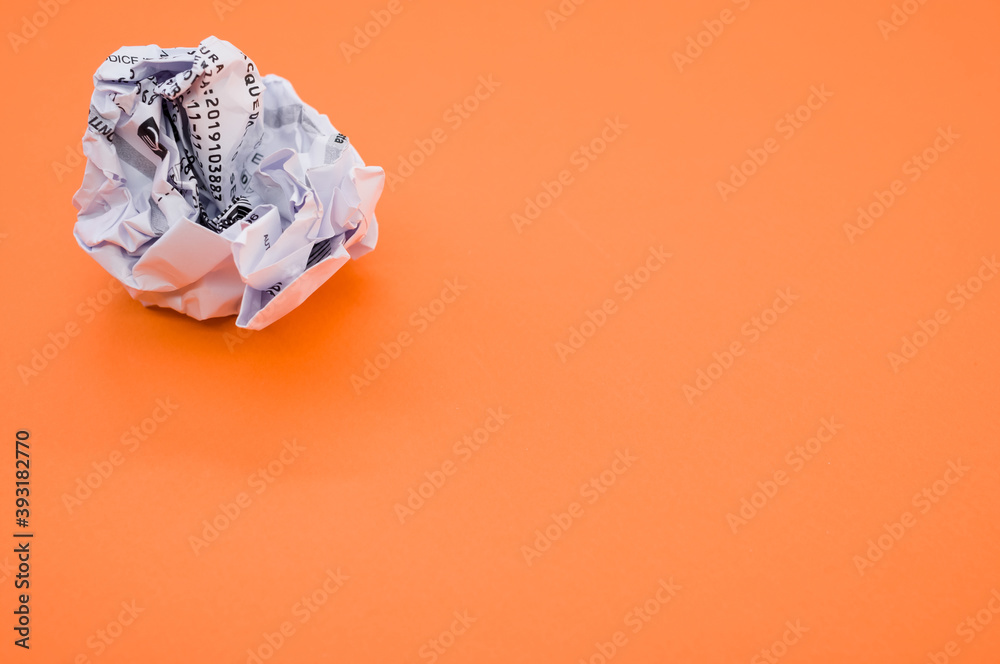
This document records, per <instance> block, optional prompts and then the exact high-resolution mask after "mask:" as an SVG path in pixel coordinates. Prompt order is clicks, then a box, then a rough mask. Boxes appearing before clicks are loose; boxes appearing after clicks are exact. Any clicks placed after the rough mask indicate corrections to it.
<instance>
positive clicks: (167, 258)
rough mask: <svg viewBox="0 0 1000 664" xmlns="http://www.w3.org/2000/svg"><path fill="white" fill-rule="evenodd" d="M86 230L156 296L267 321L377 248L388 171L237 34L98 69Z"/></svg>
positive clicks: (189, 309) (89, 138)
mask: <svg viewBox="0 0 1000 664" xmlns="http://www.w3.org/2000/svg"><path fill="white" fill-rule="evenodd" d="M83 151H84V154H85V155H86V157H87V166H86V171H85V173H84V176H83V184H82V185H81V187H80V190H79V191H77V192H76V195H75V196H74V197H73V205H74V206H75V207H76V209H77V211H78V214H77V223H76V226H75V228H74V235H75V236H76V239H77V241H78V242H79V244H80V246H81V247H83V249H84V250H86V251H87V252H88V253H89V254H90V255H91V256H93V258H94V259H95V260H97V262H98V263H100V264H101V265H102V266H103V267H104V269H106V270H107V271H108V272H109V273H111V274H112V275H113V276H115V277H117V278H118V279H119V280H120V281H121V282H122V283H123V284H124V286H125V288H126V289H127V290H128V292H129V293H130V294H131V295H132V297H134V298H135V299H137V300H139V301H140V302H142V303H143V304H145V305H147V306H149V305H157V306H161V307H170V308H172V309H176V310H177V311H180V312H182V313H185V314H187V315H189V316H192V317H194V318H197V319H199V320H202V319H205V318H211V317H214V316H230V315H233V314H238V317H237V319H236V324H237V325H238V326H239V327H244V328H248V329H254V330H259V329H261V328H263V327H265V326H267V325H269V324H271V323H273V322H274V321H276V320H277V319H279V318H281V317H282V316H284V315H285V314H286V313H288V312H289V311H291V310H292V309H293V308H295V307H296V306H298V305H299V304H300V303H301V302H302V301H303V300H304V299H305V298H306V297H308V296H309V295H310V294H311V293H312V292H313V291H314V290H316V289H317V288H318V287H319V286H320V285H321V284H322V283H323V282H324V281H326V280H327V279H329V278H330V276H331V275H332V274H333V273H334V272H336V271H337V270H338V269H339V268H340V267H341V266H342V265H343V264H344V263H346V262H347V261H348V260H350V259H351V258H358V257H360V256H362V255H364V254H366V253H368V252H369V251H371V250H372V249H374V248H375V243H376V241H377V239H378V225H377V222H376V220H375V204H376V203H377V202H378V199H379V196H380V195H381V193H382V188H383V185H384V182H385V173H384V171H383V170H382V169H381V168H379V167H377V166H365V164H364V162H363V161H362V160H361V157H360V156H359V155H358V152H357V150H355V149H354V146H353V145H351V143H350V141H349V140H348V139H347V137H346V136H344V135H343V134H340V133H339V132H338V131H337V130H336V129H335V128H334V127H333V125H332V124H330V121H329V119H328V118H327V117H326V116H325V115H321V114H319V113H317V112H316V111H315V110H314V109H313V108H311V107H310V106H308V105H306V104H305V103H303V102H302V101H301V100H300V99H299V97H298V95H296V93H295V90H294V89H293V88H292V86H291V84H290V83H289V82H288V81H286V80H285V79H283V78H281V77H279V76H275V75H267V76H261V75H260V73H259V72H258V71H257V68H256V66H255V65H254V63H253V61H251V60H250V59H249V58H247V56H245V55H243V53H241V52H240V51H239V50H238V49H237V48H235V47H234V46H233V45H232V44H230V43H228V42H226V41H223V40H221V39H217V38H215V37H209V38H208V39H206V40H204V41H203V42H202V43H201V45H200V46H199V47H198V48H196V49H186V48H168V49H161V48H160V47H159V46H155V45H152V46H126V47H123V48H121V49H119V50H118V51H116V52H115V53H114V54H112V55H111V56H109V57H108V59H107V60H106V61H105V62H104V63H103V64H102V65H101V66H100V68H98V70H97V73H96V74H95V75H94V94H93V97H92V98H91V107H90V115H89V119H88V127H87V132H86V134H85V135H84V138H83Z"/></svg>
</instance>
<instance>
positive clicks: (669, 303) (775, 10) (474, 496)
mask: <svg viewBox="0 0 1000 664" xmlns="http://www.w3.org/2000/svg"><path fill="white" fill-rule="evenodd" d="M45 1H46V0H42V5H45ZM223 2H225V0H217V1H215V2H214V3H213V2H209V1H208V0H204V1H201V2H188V1H187V0H183V1H181V2H171V3H134V2H121V1H120V0H113V1H110V2H103V3H97V4H95V3H85V2H80V1H79V0H69V1H68V2H67V3H66V4H58V3H57V2H55V0H50V2H49V5H51V6H50V7H49V11H51V12H53V15H52V16H51V17H47V16H43V15H42V14H38V16H43V18H44V19H45V20H44V21H42V20H41V19H39V18H37V17H35V15H36V14H37V13H38V12H40V11H42V10H41V9H39V6H40V5H39V4H38V2H37V0H10V1H9V2H5V3H4V7H3V10H2V13H3V25H4V26H5V32H7V33H8V37H7V40H8V46H7V47H6V50H5V52H4V55H3V62H2V67H3V71H4V72H5V78H4V92H5V98H4V102H3V104H2V107H3V110H2V113H3V126H4V156H3V160H2V166H0V168H2V169H3V173H2V175H3V182H4V188H5V192H6V194H7V195H6V196H5V197H4V200H5V205H6V209H5V211H4V214H3V221H2V222H0V233H2V234H3V235H2V241H0V258H2V264H3V275H4V278H3V283H4V285H5V288H4V296H5V297H4V303H3V309H4V315H5V317H6V319H7V323H6V324H5V325H4V343H3V344H2V353H3V361H4V365H3V366H4V367H5V368H4V371H3V372H2V380H3V384H2V389H3V393H4V399H3V401H4V408H3V418H2V420H3V431H4V436H5V438H6V441H7V442H6V443H5V445H8V446H9V447H8V448H7V450H6V451H5V452H4V453H3V455H2V456H3V458H4V459H6V461H5V462H4V464H3V465H4V467H3V469H2V470H0V496H3V498H2V500H0V517H2V518H0V524H2V529H0V532H3V533H4V534H3V537H4V541H6V542H8V543H9V546H7V545H5V546H4V547H3V549H4V550H5V551H6V553H4V554H0V565H3V566H2V567H0V589H2V590H0V606H2V608H3V610H2V612H0V614H2V615H3V616H6V617H5V618H3V619H2V620H0V634H3V635H4V636H3V643H2V644H0V653H2V654H0V660H2V661H3V662H20V661H33V662H45V663H53V664H57V663H70V662H74V663H80V664H82V663H85V662H92V663H95V664H96V663H100V664H111V663H113V662H125V663H129V664H133V663H142V664H154V663H159V662H206V663H208V662H211V663H213V664H217V663H220V662H228V663H233V664H241V663H243V662H248V661H249V662H253V661H257V660H258V659H259V661H262V662H303V663H312V662H387V663H388V662H426V663H432V662H440V663H441V664H449V663H453V662H540V663H541V662H545V663H549V662H567V663H573V664H575V663H577V662H580V661H583V662H592V663H594V664H599V663H600V662H603V661H609V662H611V661H613V662H614V663H615V664H619V663H621V664H628V663H630V662H631V663H640V662H650V663H653V662H657V663H658V662H748V663H750V664H754V663H757V662H774V661H780V662H782V664H785V663H787V664H792V663H793V662H810V663H814V662H847V661H850V662H913V663H916V662H959V663H960V664H974V663H977V662H984V663H985V662H996V661H998V658H1000V615H998V613H1000V567H998V566H997V562H998V560H1000V555H998V554H1000V550H998V549H1000V526H998V525H997V524H998V519H997V517H998V511H1000V495H998V491H997V486H998V472H997V471H998V464H1000V451H998V447H997V436H998V433H1000V431H998V426H997V411H998V409H997V405H998V395H1000V393H998V382H997V375H998V372H1000V352H998V350H997V343H996V340H997V323H998V321H1000V317H998V312H1000V279H996V278H995V276H996V271H997V268H996V264H995V263H994V262H993V261H994V260H995V257H996V256H997V255H998V253H1000V251H998V249H1000V230H998V228H997V225H996V214H997V210H996V207H997V206H996V191H997V187H996V182H997V175H998V169H997V155H998V154H1000V142H998V139H1000V134H998V128H997V103H998V101H1000V98H998V72H1000V69H998V65H1000V57H998V56H1000V53H998V49H1000V45H998V44H1000V42H998V41H997V39H996V32H997V27H998V21H1000V7H998V6H997V4H996V3H994V2H987V1H985V0H983V1H979V2H976V1H973V0H967V1H965V2H951V3H949V2H925V3H920V2H918V1H917V0H907V1H906V2H897V3H896V5H897V6H898V8H899V9H898V11H895V10H894V7H893V2H891V1H890V0H884V1H882V2H860V1H859V0H850V1H848V2H837V3H806V2H795V1H793V0H772V1H770V2H763V1H761V0H736V1H734V2H730V1H729V0H718V1H717V2H684V3H653V2H647V3H625V4H622V3H612V2H599V1H598V0H593V1H592V2H586V3H584V4H582V5H579V6H577V5H574V4H572V3H571V2H570V1H569V0H564V1H563V2H562V3H561V5H560V3H559V2H557V1H556V0H551V1H550V2H514V3H503V4H502V6H501V5H499V4H482V3H465V2H447V3H432V2H423V1H420V2H417V1H411V0H401V2H399V3H398V4H397V3H396V2H395V0H394V2H393V3H391V4H390V3H389V2H372V3H339V4H338V3H333V4H330V3H314V4H313V5H312V6H311V7H309V8H306V6H305V5H303V4H299V3H265V2H261V0H244V1H243V2H236V0H230V1H229V2H227V3H226V4H223ZM904 5H905V8H904ZM560 6H562V7H563V11H564V12H565V13H566V14H567V15H562V14H558V13H556V12H559V11H560ZM53 7H55V8H56V9H53ZM387 8H391V9H393V10H394V11H395V12H396V13H395V14H393V13H391V12H389V9H387ZM570 9H573V11H572V12H571V13H570V11H569V10H570ZM907 9H908V10H909V11H910V12H912V15H911V14H907V13H906V10H907ZM371 12H375V14H374V16H380V17H382V19H383V22H387V24H386V25H384V26H382V27H381V28H379V29H378V30H377V32H378V34H377V35H376V36H375V37H372V38H370V43H366V42H365V41H364V40H363V39H361V38H359V37H357V35H358V32H356V29H358V30H364V26H365V24H366V22H367V21H371V20H373V19H372V16H373V14H372V13H371ZM385 12H389V13H388V14H387V13H385ZM387 16H388V17H389V19H391V20H389V19H387V18H386V17H387ZM33 17H35V18H33ZM561 19H565V20H561ZM904 19H905V20H904ZM33 20H37V21H38V22H44V23H45V25H42V27H40V28H38V29H37V30H35V31H32V30H30V29H28V27H26V26H28V25H29V24H30V22H31V21H33ZM893 20H895V22H896V24H893V23H891V21H893ZM25 21H28V23H25ZM706 22H707V23H706ZM880 22H881V23H880ZM897 24H898V25H897ZM896 28H898V29H896ZM369 29H370V31H371V32H373V33H374V32H376V30H375V28H373V27H371V26H370V27H369ZM713 31H714V32H715V33H717V34H712V33H713ZM13 33H20V34H21V35H22V38H21V39H22V41H18V40H14V42H13V43H12V42H11V37H10V35H11V34H13ZM25 34H30V35H31V36H30V38H24V37H23V35H25ZM210 34H215V35H217V36H219V37H221V38H223V39H227V40H229V41H231V42H232V43H233V44H235V45H236V46H237V47H239V48H240V49H242V50H243V51H244V52H245V53H247V54H248V55H249V56H250V57H251V58H253V59H254V60H255V62H256V63H257V65H258V68H259V69H260V71H262V72H264V73H276V74H280V75H282V76H284V77H286V78H288V79H289V80H290V81H291V82H292V83H293V84H294V85H295V86H296V89H297V90H298V92H299V94H300V95H301V96H302V98H303V99H304V100H305V101H306V102H307V103H309V104H311V105H312V106H314V107H315V108H317V109H319V110H320V111H321V112H323V113H326V114H328V115H329V116H330V118H331V120H332V121H333V123H334V124H335V125H336V126H337V128H338V129H340V130H342V131H343V132H344V133H346V134H348V135H349V136H350V137H351V140H352V142H353V143H354V144H355V145H356V146H357V147H358V150H359V151H360V153H361V155H362V156H363V157H364V159H365V160H366V161H367V162H368V163H370V164H378V165H382V166H384V167H385V168H386V171H387V174H389V175H390V183H389V185H388V186H387V188H386V191H385V194H384V196H383V198H382V201H381V202H380V204H379V206H378V219H379V222H380V226H381V228H380V231H381V232H380V239H379V245H378V248H377V249H376V250H375V251H374V252H373V253H372V254H370V255H369V256H366V257H365V258H363V259H361V260H360V261H357V262H353V263H351V264H349V265H348V266H347V267H345V268H344V269H343V270H341V271H340V272H339V273H338V274H336V275H335V276H334V277H333V278H332V279H331V280H330V281H329V282H328V283H327V284H326V285H324V286H323V287H322V288H321V289H320V290H319V291H318V292H316V293H315V294H314V295H313V296H312V297H310V298H309V299H308V300H307V301H306V302H305V303H304V304H303V305H302V306H301V307H300V308H299V309H297V310H296V311H294V312H292V313H291V314H290V315H289V316H287V317H286V318H284V319H282V320H281V321H279V322H278V323H276V324H275V325H273V326H271V327H269V328H268V329H266V330H264V331H261V332H257V333H252V334H249V335H244V336H239V335H237V334H236V332H237V330H236V328H235V326H234V323H233V319H231V318H230V319H222V320H215V321H210V322H205V323H199V322H196V321H194V320H192V319H188V318H185V317H183V316H181V315H178V314H175V313H173V312H169V311H162V310H145V309H144V308H143V307H142V306H141V305H139V304H137V303H135V302H133V301H131V300H130V299H129V298H128V297H127V295H125V294H123V293H121V292H112V291H111V290H109V277H108V275H106V274H104V273H103V271H102V270H101V268H100V267H99V266H98V265H97V264H96V263H95V262H94V261H93V260H91V259H90V258H88V257H87V256H86V255H85V254H84V252H83V251H81V250H80V249H79V248H78V247H77V246H76V244H75V242H74V240H73V237H72V234H71V229H72V226H73V223H74V221H75V214H74V210H73V208H72V207H71V205H70V198H71V196H72V194H73V193H74V191H75V190H76V188H77V187H78V186H79V183H80V179H81V177H82V174H83V167H82V165H81V164H80V162H79V160H78V158H77V157H76V156H74V152H75V151H76V150H77V148H78V145H79V140H80V136H81V135H82V134H83V132H84V129H85V126H86V118H87V106H88V99H89V97H90V93H91V77H92V75H93V72H94V70H95V69H96V68H97V66H98V65H99V64H100V62H101V61H102V59H103V58H105V57H106V56H107V55H108V54H110V53H112V52H113V51H114V50H115V49H117V48H118V47H119V46H121V45H126V44H130V45H131V44H148V43H158V44H160V45H163V46H193V45H195V44H197V43H198V42H199V41H200V40H201V39H202V38H204V37H206V36H208V35H210ZM689 37H690V38H691V40H692V41H691V42H689V41H688V38H689ZM355 39H357V43H358V44H361V45H362V47H360V48H359V47H355V48H356V52H355V51H352V50H350V49H345V48H344V47H343V44H349V43H351V42H352V40H355ZM699 39H700V40H701V43H702V44H704V45H703V46H701V47H698V46H692V45H691V44H692V43H693V44H697V43H698V40H699ZM22 42H23V43H22ZM15 48H16V50H15ZM699 48H700V49H701V50H700V52H699ZM686 49H690V50H689V56H690V61H686V60H684V59H683V57H680V56H678V55H677V54H678V53H680V54H681V55H683V53H684V51H685V50H686ZM685 57H687V56H685ZM348 60H349V61H348ZM483 81H486V82H489V83H490V85H489V87H486V86H485V83H483ZM477 90H478V91H479V95H480V98H479V99H475V98H474V97H473V99H471V100H470V99H469V96H470V95H475V94H476V92H477ZM466 102H467V103H468V105H469V108H470V109H471V108H473V107H474V110H470V111H468V112H463V113H464V115H462V114H459V113H458V111H457V110H456V109H455V108H454V105H455V104H462V103H466ZM810 105H811V106H810ZM796 113H798V114H799V118H798V119H796V118H795V114H796ZM787 114H791V117H790V118H789V117H786V116H787ZM442 137H443V138H442ZM420 145H423V146H424V149H425V150H426V151H428V152H430V146H431V145H433V152H432V153H431V154H429V155H426V156H422V155H421V154H420V153H414V152H413V151H415V150H418V149H419V146H420ZM588 146H589V147H588ZM584 148H586V149H588V150H590V154H591V155H593V158H591V157H588V156H586V154H585V153H584V152H583V151H582V150H583V149H584ZM411 153H413V154H414V155H415V156H414V157H413V158H412V160H411V157H410V154H411ZM747 160H756V161H757V162H758V163H754V162H753V161H747ZM915 160H919V161H915ZM411 167H412V168H411ZM734 167H735V169H736V170H737V171H738V170H739V169H741V168H742V169H744V170H745V171H746V172H747V173H751V174H750V175H749V176H745V181H744V177H741V176H739V175H737V174H734V172H733V170H732V169H733V168H734ZM720 183H723V185H720ZM726 185H728V187H731V189H729V188H727V186H726ZM547 190H548V191H547ZM526 198H527V199H528V200H526ZM880 200H881V202H880ZM534 206H538V208H537V209H536V208H535V207H534ZM859 207H862V208H863V209H870V210H871V213H870V214H872V217H871V218H870V220H869V219H864V218H862V219H861V221H860V222H859V221H858V217H859V212H858V208H859ZM515 214H516V215H519V216H518V217H513V216H512V215H515ZM449 288H452V289H453V290H451V291H450V290H449ZM454 293H457V295H456V294H454ZM439 298H443V299H439ZM446 300H450V301H446ZM67 327H68V328H69V334H67ZM401 335H402V341H403V344H400V345H399V346H397V345H396V344H397V343H398V342H399V340H400V338H401ZM911 344H913V345H912V346H911ZM36 352H37V353H39V358H41V359H35V355H34V354H35V353H36ZM382 353H385V355H381V354H382ZM45 355H47V356H49V357H44V356H45ZM33 359H34V360H35V362H36V364H37V365H38V367H40V369H38V371H37V375H34V374H27V373H25V371H24V368H25V367H30V366H31V363H32V361H33ZM369 363H371V365H370V366H369ZM32 371H34V369H32ZM366 371H367V373H366ZM157 419H158V420H159V421H157ZM19 429H25V430H27V431H29V432H30V443H31V448H30V450H31V457H30V459H31V467H30V470H31V475H30V477H31V480H30V481H31V487H30V488H31V499H30V512H31V517H30V519H31V523H30V528H31V530H32V531H33V533H34V539H33V540H32V544H31V547H32V548H31V551H32V554H31V577H30V578H31V588H30V625H31V637H30V638H31V640H30V645H31V648H30V650H29V651H25V650H23V649H21V648H18V647H15V646H14V645H13V641H14V636H15V634H14V632H13V631H12V627H13V624H14V620H15V618H16V616H14V614H13V613H12V612H13V611H14V610H15V609H16V607H17V603H16V601H15V599H16V598H15V589H14V586H13V582H14V580H15V578H14V575H15V572H14V571H12V569H11V568H12V567H13V566H15V565H16V560H15V558H16V554H13V553H12V550H13V547H14V545H15V544H14V543H15V539H14V538H13V537H12V533H13V532H14V530H15V523H14V509H15V505H14V490H15V487H14V481H15V480H14V472H15V469H14V452H15V450H14V436H15V432H16V431H17V430H19ZM269 468H270V470H268V469H269ZM101 473H104V475H106V476H101ZM88 482H90V483H91V485H92V486H93V485H96V488H88V487H87V486H86V484H87V483H88ZM421 494H422V497H421ZM744 501H745V502H744ZM213 521H214V522H215V523H216V524H217V527H218V529H219V531H218V532H216V531H215V530H213V528H214V527H210V526H209V524H211V523H212V522H213ZM324 588H325V589H324ZM311 597H312V599H310V598H311ZM320 600H322V601H320ZM123 607H124V608H123ZM133 614H137V615H135V617H133ZM977 616H978V617H977ZM970 620H971V621H972V622H971V623H970V622H968V621H970Z"/></svg>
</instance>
